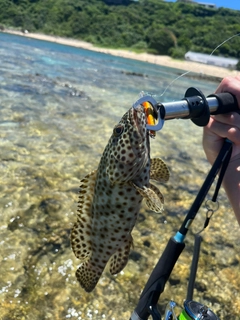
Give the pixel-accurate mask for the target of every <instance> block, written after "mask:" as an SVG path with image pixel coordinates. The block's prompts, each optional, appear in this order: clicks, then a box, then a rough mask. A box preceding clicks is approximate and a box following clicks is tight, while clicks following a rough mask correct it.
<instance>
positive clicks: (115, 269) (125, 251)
mask: <svg viewBox="0 0 240 320" xmlns="http://www.w3.org/2000/svg"><path fill="white" fill-rule="evenodd" d="M132 242H133V240H132V236H131V235H129V236H128V241H126V242H125V243H124V245H123V246H121V247H120V248H118V250H117V251H116V252H115V253H114V254H113V255H112V257H111V259H110V268H109V271H110V273H111V274H112V275H114V274H117V273H119V272H120V271H122V269H123V268H124V267H125V266H126V264H127V262H128V257H129V251H130V248H131V245H132Z"/></svg>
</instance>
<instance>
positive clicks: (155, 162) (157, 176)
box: [150, 158, 170, 182]
mask: <svg viewBox="0 0 240 320" xmlns="http://www.w3.org/2000/svg"><path fill="white" fill-rule="evenodd" d="M169 177H170V173H169V169H168V167H167V165H166V164H165V162H164V161H163V160H162V159H160V158H154V159H151V165H150V179H153V180H156V181H159V182H166V181H168V180H169Z"/></svg>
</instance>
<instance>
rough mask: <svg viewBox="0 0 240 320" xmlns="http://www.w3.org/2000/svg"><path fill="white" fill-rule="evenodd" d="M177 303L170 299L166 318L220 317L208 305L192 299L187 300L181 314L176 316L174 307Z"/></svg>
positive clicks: (201, 319) (204, 319)
mask: <svg viewBox="0 0 240 320" xmlns="http://www.w3.org/2000/svg"><path fill="white" fill-rule="evenodd" d="M175 306H176V303H175V302H173V301H170V302H169V304H168V306H167V308H166V311H165V316H164V320H219V318H218V317H217V316H216V315H215V314H214V313H213V312H212V310H210V309H209V308H208V307H207V306H205V305H203V304H201V303H199V302H196V301H192V300H190V301H189V300H188V301H185V302H184V304H183V306H184V309H183V310H182V312H181V314H180V315H179V316H178V317H176V315H175V313H174V311H173V308H174V307H175Z"/></svg>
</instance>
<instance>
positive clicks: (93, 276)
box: [76, 261, 103, 292]
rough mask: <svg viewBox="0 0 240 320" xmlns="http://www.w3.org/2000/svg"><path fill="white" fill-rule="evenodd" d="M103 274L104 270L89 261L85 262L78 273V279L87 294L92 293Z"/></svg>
mask: <svg viewBox="0 0 240 320" xmlns="http://www.w3.org/2000/svg"><path fill="white" fill-rule="evenodd" d="M102 272H103V269H102V268H98V267H96V266H93V265H92V264H91V263H90V262H89V261H86V262H83V263H82V264H81V265H80V267H79V268H78V269H77V271H76V277H77V280H78V281H79V283H80V285H81V287H82V288H83V289H84V290H85V291H86V292H91V291H92V290H93V289H94V288H95V286H96V284H97V283H98V280H99V278H100V277H101V274H102Z"/></svg>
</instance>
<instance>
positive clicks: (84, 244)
mask: <svg viewBox="0 0 240 320" xmlns="http://www.w3.org/2000/svg"><path fill="white" fill-rule="evenodd" d="M81 226H82V224H80V223H79V222H76V223H75V224H74V226H73V228H72V232H71V246H72V250H73V252H74V254H75V256H76V257H77V258H78V259H80V260H81V261H84V260H86V259H88V258H89V257H90V254H91V252H92V248H91V240H90V238H89V236H87V234H84V227H83V228H82V227H81Z"/></svg>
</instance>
